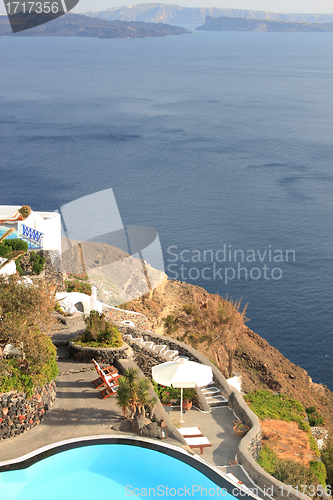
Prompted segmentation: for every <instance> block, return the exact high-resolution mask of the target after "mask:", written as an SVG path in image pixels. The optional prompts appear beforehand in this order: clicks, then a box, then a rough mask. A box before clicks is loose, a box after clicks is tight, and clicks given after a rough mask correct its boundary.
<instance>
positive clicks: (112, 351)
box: [68, 342, 133, 365]
mask: <svg viewBox="0 0 333 500" xmlns="http://www.w3.org/2000/svg"><path fill="white" fill-rule="evenodd" d="M68 352H69V357H70V358H72V359H74V360H75V361H79V362H80V363H91V361H92V360H93V359H95V360H96V361H97V362H98V363H108V364H110V365H112V364H114V363H115V362H116V361H117V360H118V359H123V358H129V359H132V357H133V351H132V349H131V347H130V346H129V345H128V344H125V342H124V344H123V345H122V347H113V348H109V349H101V348H98V347H82V346H80V345H75V344H74V342H70V343H69V345H68Z"/></svg>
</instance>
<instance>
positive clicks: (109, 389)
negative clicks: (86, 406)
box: [100, 380, 119, 399]
mask: <svg viewBox="0 0 333 500" xmlns="http://www.w3.org/2000/svg"><path fill="white" fill-rule="evenodd" d="M105 382H106V387H104V389H102V390H101V391H100V393H101V394H102V396H103V399H106V398H108V397H109V396H114V395H115V394H116V393H117V390H118V387H119V385H118V384H115V383H112V382H109V381H108V380H106V381H105Z"/></svg>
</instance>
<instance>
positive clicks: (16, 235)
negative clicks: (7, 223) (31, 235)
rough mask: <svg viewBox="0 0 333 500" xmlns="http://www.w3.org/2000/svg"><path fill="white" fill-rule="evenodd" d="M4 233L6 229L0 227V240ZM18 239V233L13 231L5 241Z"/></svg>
mask: <svg viewBox="0 0 333 500" xmlns="http://www.w3.org/2000/svg"><path fill="white" fill-rule="evenodd" d="M6 231H8V227H3V226H1V227H0V238H1V236H2V235H3V234H5V232H6ZM18 237H19V235H18V232H17V231H14V232H13V233H12V234H10V235H9V236H7V238H6V239H8V240H12V239H14V238H18Z"/></svg>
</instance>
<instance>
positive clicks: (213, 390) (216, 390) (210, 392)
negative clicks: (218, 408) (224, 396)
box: [201, 387, 221, 396]
mask: <svg viewBox="0 0 333 500" xmlns="http://www.w3.org/2000/svg"><path fill="white" fill-rule="evenodd" d="M201 391H202V393H203V395H204V396H208V394H216V393H221V391H220V389H218V388H217V387H212V388H211V389H203V390H202V389H201Z"/></svg>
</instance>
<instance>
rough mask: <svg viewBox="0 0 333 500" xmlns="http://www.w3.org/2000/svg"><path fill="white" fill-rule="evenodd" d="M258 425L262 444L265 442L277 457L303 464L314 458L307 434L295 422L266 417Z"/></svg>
mask: <svg viewBox="0 0 333 500" xmlns="http://www.w3.org/2000/svg"><path fill="white" fill-rule="evenodd" d="M260 425H261V431H262V444H263V445H265V444H267V445H268V446H269V447H270V448H271V449H272V450H274V451H275V453H276V454H277V456H278V457H279V458H281V459H284V460H295V461H296V462H300V463H302V464H303V465H307V464H308V463H309V461H310V460H315V459H316V455H315V454H314V452H313V451H312V450H311V449H310V443H309V438H308V436H307V434H306V433H305V432H304V431H302V430H301V429H299V427H298V425H297V423H296V422H284V421H282V420H269V419H268V420H264V421H260Z"/></svg>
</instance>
